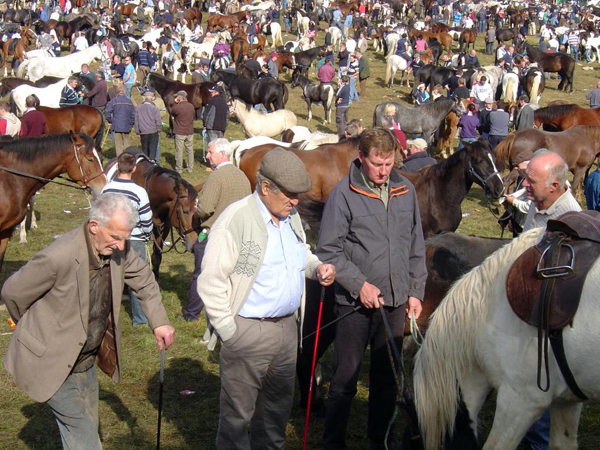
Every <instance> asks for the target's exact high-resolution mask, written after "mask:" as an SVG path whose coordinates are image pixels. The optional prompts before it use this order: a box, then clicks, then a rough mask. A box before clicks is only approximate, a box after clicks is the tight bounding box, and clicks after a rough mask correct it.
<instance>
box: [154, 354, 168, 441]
mask: <svg viewBox="0 0 600 450" xmlns="http://www.w3.org/2000/svg"><path fill="white" fill-rule="evenodd" d="M166 352H167V345H166V344H165V342H163V346H162V349H161V351H160V375H159V376H158V381H159V383H160V384H159V386H160V387H159V388H158V432H157V433H156V450H160V424H161V419H162V403H163V384H164V381H165V355H166Z"/></svg>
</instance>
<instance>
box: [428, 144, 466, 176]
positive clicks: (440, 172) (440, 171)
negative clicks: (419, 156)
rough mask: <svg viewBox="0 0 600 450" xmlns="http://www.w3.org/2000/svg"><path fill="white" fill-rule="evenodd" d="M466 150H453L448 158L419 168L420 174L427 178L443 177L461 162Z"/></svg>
mask: <svg viewBox="0 0 600 450" xmlns="http://www.w3.org/2000/svg"><path fill="white" fill-rule="evenodd" d="M465 154H466V152H465V150H464V149H461V150H458V151H456V152H454V153H453V154H452V155H451V156H450V157H449V158H448V159H443V160H441V161H440V162H438V163H437V164H431V165H430V166H425V167H424V168H423V169H422V170H421V174H422V175H423V176H424V177H426V178H427V179H428V180H432V179H436V178H445V177H446V176H447V175H448V174H449V173H452V169H454V168H455V167H456V166H458V165H459V164H461V162H462V159H463V155H465Z"/></svg>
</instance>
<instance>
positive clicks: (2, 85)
mask: <svg viewBox="0 0 600 450" xmlns="http://www.w3.org/2000/svg"><path fill="white" fill-rule="evenodd" d="M61 80H62V78H58V77H43V78H40V79H39V80H37V81H36V82H35V83H33V82H31V81H29V80H24V79H22V78H13V77H7V78H3V79H2V80H0V98H1V97H6V96H7V95H8V94H10V92H11V91H12V90H13V89H14V88H17V87H19V86H21V85H23V84H25V85H27V86H32V87H38V88H44V87H47V86H50V85H51V84H54V83H58V82H59V81H61Z"/></svg>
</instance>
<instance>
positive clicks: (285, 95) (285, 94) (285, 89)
mask: <svg viewBox="0 0 600 450" xmlns="http://www.w3.org/2000/svg"><path fill="white" fill-rule="evenodd" d="M281 85H282V86H283V106H285V105H286V103H287V102H288V98H289V97H290V93H289V92H288V88H287V86H286V85H285V84H283V83H282V84H281Z"/></svg>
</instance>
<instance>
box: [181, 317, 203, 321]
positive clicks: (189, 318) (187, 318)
mask: <svg viewBox="0 0 600 450" xmlns="http://www.w3.org/2000/svg"><path fill="white" fill-rule="evenodd" d="M183 320H185V321H186V322H198V320H199V318H196V319H194V318H193V317H190V316H183Z"/></svg>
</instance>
